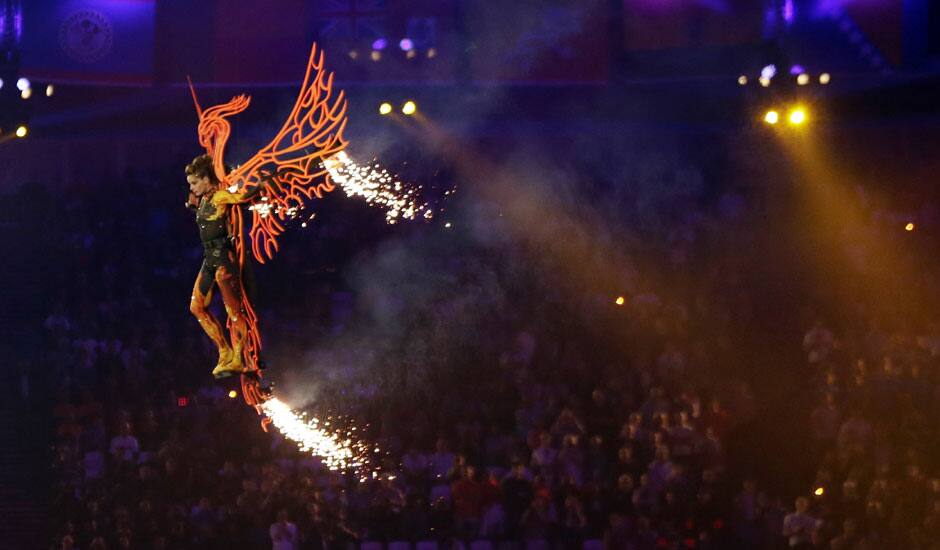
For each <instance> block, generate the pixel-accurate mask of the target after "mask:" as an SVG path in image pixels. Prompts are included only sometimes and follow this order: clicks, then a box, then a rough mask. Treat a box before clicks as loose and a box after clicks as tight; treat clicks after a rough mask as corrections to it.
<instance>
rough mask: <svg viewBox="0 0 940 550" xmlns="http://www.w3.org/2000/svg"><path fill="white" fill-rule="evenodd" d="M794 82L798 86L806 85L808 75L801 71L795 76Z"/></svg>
mask: <svg viewBox="0 0 940 550" xmlns="http://www.w3.org/2000/svg"><path fill="white" fill-rule="evenodd" d="M796 83H797V84H799V85H800V86H806V85H807V84H809V75H808V74H806V73H801V74H800V75H798V76H797V77H796Z"/></svg>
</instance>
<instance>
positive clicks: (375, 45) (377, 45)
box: [372, 38, 388, 50]
mask: <svg viewBox="0 0 940 550" xmlns="http://www.w3.org/2000/svg"><path fill="white" fill-rule="evenodd" d="M386 46H388V40H386V39H384V38H377V39H376V40H375V41H374V42H372V49H373V50H384V49H385V48H386Z"/></svg>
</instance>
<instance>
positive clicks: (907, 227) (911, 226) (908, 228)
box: [904, 222, 914, 231]
mask: <svg viewBox="0 0 940 550" xmlns="http://www.w3.org/2000/svg"><path fill="white" fill-rule="evenodd" d="M904 230H905V231H913V230H914V222H907V225H905V226H904Z"/></svg>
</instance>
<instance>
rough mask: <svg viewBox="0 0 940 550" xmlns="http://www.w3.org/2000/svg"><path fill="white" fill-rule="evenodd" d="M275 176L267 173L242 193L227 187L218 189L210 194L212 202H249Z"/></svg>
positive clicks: (218, 203)
mask: <svg viewBox="0 0 940 550" xmlns="http://www.w3.org/2000/svg"><path fill="white" fill-rule="evenodd" d="M275 177H276V176H272V175H268V176H265V177H263V178H262V179H261V181H259V182H258V185H255V186H254V187H252V188H251V189H248V190H247V191H245V192H244V193H232V192H231V191H229V190H228V189H220V190H218V191H216V192H215V194H214V195H212V202H214V203H215V204H217V205H222V204H242V203H245V202H250V201H251V200H252V199H254V198H255V197H257V196H258V195H259V194H260V193H261V191H263V190H264V188H265V187H267V186H268V185H270V183H271V182H272V181H274V179H275Z"/></svg>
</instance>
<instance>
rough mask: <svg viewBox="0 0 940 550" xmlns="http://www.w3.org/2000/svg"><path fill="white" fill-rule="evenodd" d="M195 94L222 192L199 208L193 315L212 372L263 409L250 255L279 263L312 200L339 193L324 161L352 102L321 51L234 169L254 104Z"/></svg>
mask: <svg viewBox="0 0 940 550" xmlns="http://www.w3.org/2000/svg"><path fill="white" fill-rule="evenodd" d="M190 91H191V92H192V96H193V103H194V105H195V107H196V113H197V114H198V115H199V125H198V128H197V130H198V135H199V144H200V145H201V146H203V147H205V150H206V154H207V155H208V156H209V157H210V158H211V159H212V172H213V174H214V175H215V178H212V179H213V181H216V182H218V186H217V188H216V189H217V190H215V191H213V192H212V193H211V194H209V195H207V196H205V197H201V198H200V199H199V202H198V204H193V206H195V207H196V220H197V222H198V223H199V232H200V236H201V237H202V242H203V247H204V248H205V252H206V256H205V260H204V261H203V264H202V268H201V269H200V271H199V276H198V278H197V279H196V284H195V288H194V289H193V295H192V301H191V304H190V309H191V310H192V312H193V314H194V315H195V316H196V318H197V319H199V323H200V325H202V328H203V329H204V330H205V331H206V333H207V334H208V335H209V337H210V338H212V340H213V341H214V342H215V344H216V345H217V346H219V364H218V365H217V366H216V369H215V370H214V371H213V374H215V375H223V376H225V375H228V374H236V373H241V374H242V393H243V397H244V398H245V401H246V402H247V403H248V404H249V405H253V406H256V407H257V406H259V405H260V404H261V403H263V402H264V400H265V399H267V394H265V393H263V392H261V391H260V389H259V388H260V385H259V382H260V372H259V370H258V369H259V368H260V360H259V354H260V352H261V333H260V331H259V330H258V324H257V317H256V316H255V313H254V310H253V309H252V307H251V304H250V302H249V300H248V299H247V297H246V296H245V292H244V288H243V286H242V281H241V275H242V273H241V272H242V268H243V266H244V265H245V261H246V259H247V258H246V256H248V255H251V256H253V257H254V258H255V260H257V261H258V262H259V263H262V264H263V263H265V260H267V259H271V258H273V257H274V255H275V253H276V252H277V249H278V242H277V238H278V237H279V236H280V235H281V234H282V233H283V232H284V230H285V228H286V222H287V221H288V220H289V219H291V218H292V217H293V216H295V215H296V213H297V211H298V210H302V209H303V208H305V207H306V206H307V203H308V202H309V201H310V200H312V199H313V198H320V197H322V196H323V194H324V193H327V192H330V191H332V190H333V189H334V185H333V182H332V181H331V177H330V173H329V171H328V170H327V169H326V168H325V165H324V162H325V161H326V160H327V159H330V158H332V157H333V156H334V155H336V154H337V153H339V152H340V151H342V150H343V149H344V148H345V147H346V140H345V139H344V138H343V131H344V129H345V127H346V98H345V94H344V93H343V92H342V91H339V92H338V93H335V94H334V92H333V74H332V73H330V72H329V71H326V70H324V57H323V53H322V52H319V51H318V50H317V47H316V45H314V47H313V48H312V49H311V51H310V57H309V59H308V61H307V71H306V74H305V75H304V80H303V83H302V84H301V87H300V91H299V93H298V96H297V100H296V102H295V103H294V106H293V108H292V109H291V111H290V113H289V114H288V115H287V119H286V120H285V121H284V124H283V125H282V126H281V129H280V130H279V131H278V133H277V134H276V135H275V136H274V137H273V139H272V140H271V141H270V142H269V143H268V144H267V145H265V146H264V147H262V148H261V149H259V150H258V151H257V152H256V153H255V154H254V155H253V156H251V157H250V158H249V159H247V160H246V161H245V162H243V163H242V164H240V165H239V166H237V167H235V168H234V169H232V170H227V169H226V166H225V158H224V157H225V146H226V144H227V142H228V138H229V136H230V135H231V125H230V124H229V121H228V119H229V118H230V117H232V116H234V115H237V114H238V113H241V112H243V111H244V110H245V109H247V108H248V105H249V103H250V98H249V97H248V96H244V95H239V96H236V97H234V98H232V99H231V100H230V101H229V102H227V103H223V104H221V105H214V106H212V107H209V108H206V109H203V108H202V106H201V105H200V104H199V100H198V99H197V97H196V90H195V88H194V87H192V83H190ZM247 202H251V203H252V206H251V207H249V209H248V210H249V211H250V213H249V212H245V213H243V212H242V210H241V209H240V208H239V207H238V206H236V205H238V204H242V203H247ZM243 214H244V216H243ZM247 218H250V224H249V223H246V222H247ZM246 234H247V236H248V240H249V241H250V245H248V246H246V245H247V244H248V243H246V242H245V240H246V239H245V238H244V235H246ZM215 286H218V288H219V292H220V293H221V294H222V300H223V302H224V303H225V309H226V314H227V315H228V328H229V338H228V339H226V337H225V335H224V332H223V331H222V326H221V324H220V323H219V322H218V320H216V319H215V318H214V316H213V315H212V314H211V313H209V311H208V308H207V306H208V304H209V301H210V299H211V292H212V289H213V288H214V287H215ZM259 411H260V409H259Z"/></svg>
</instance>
